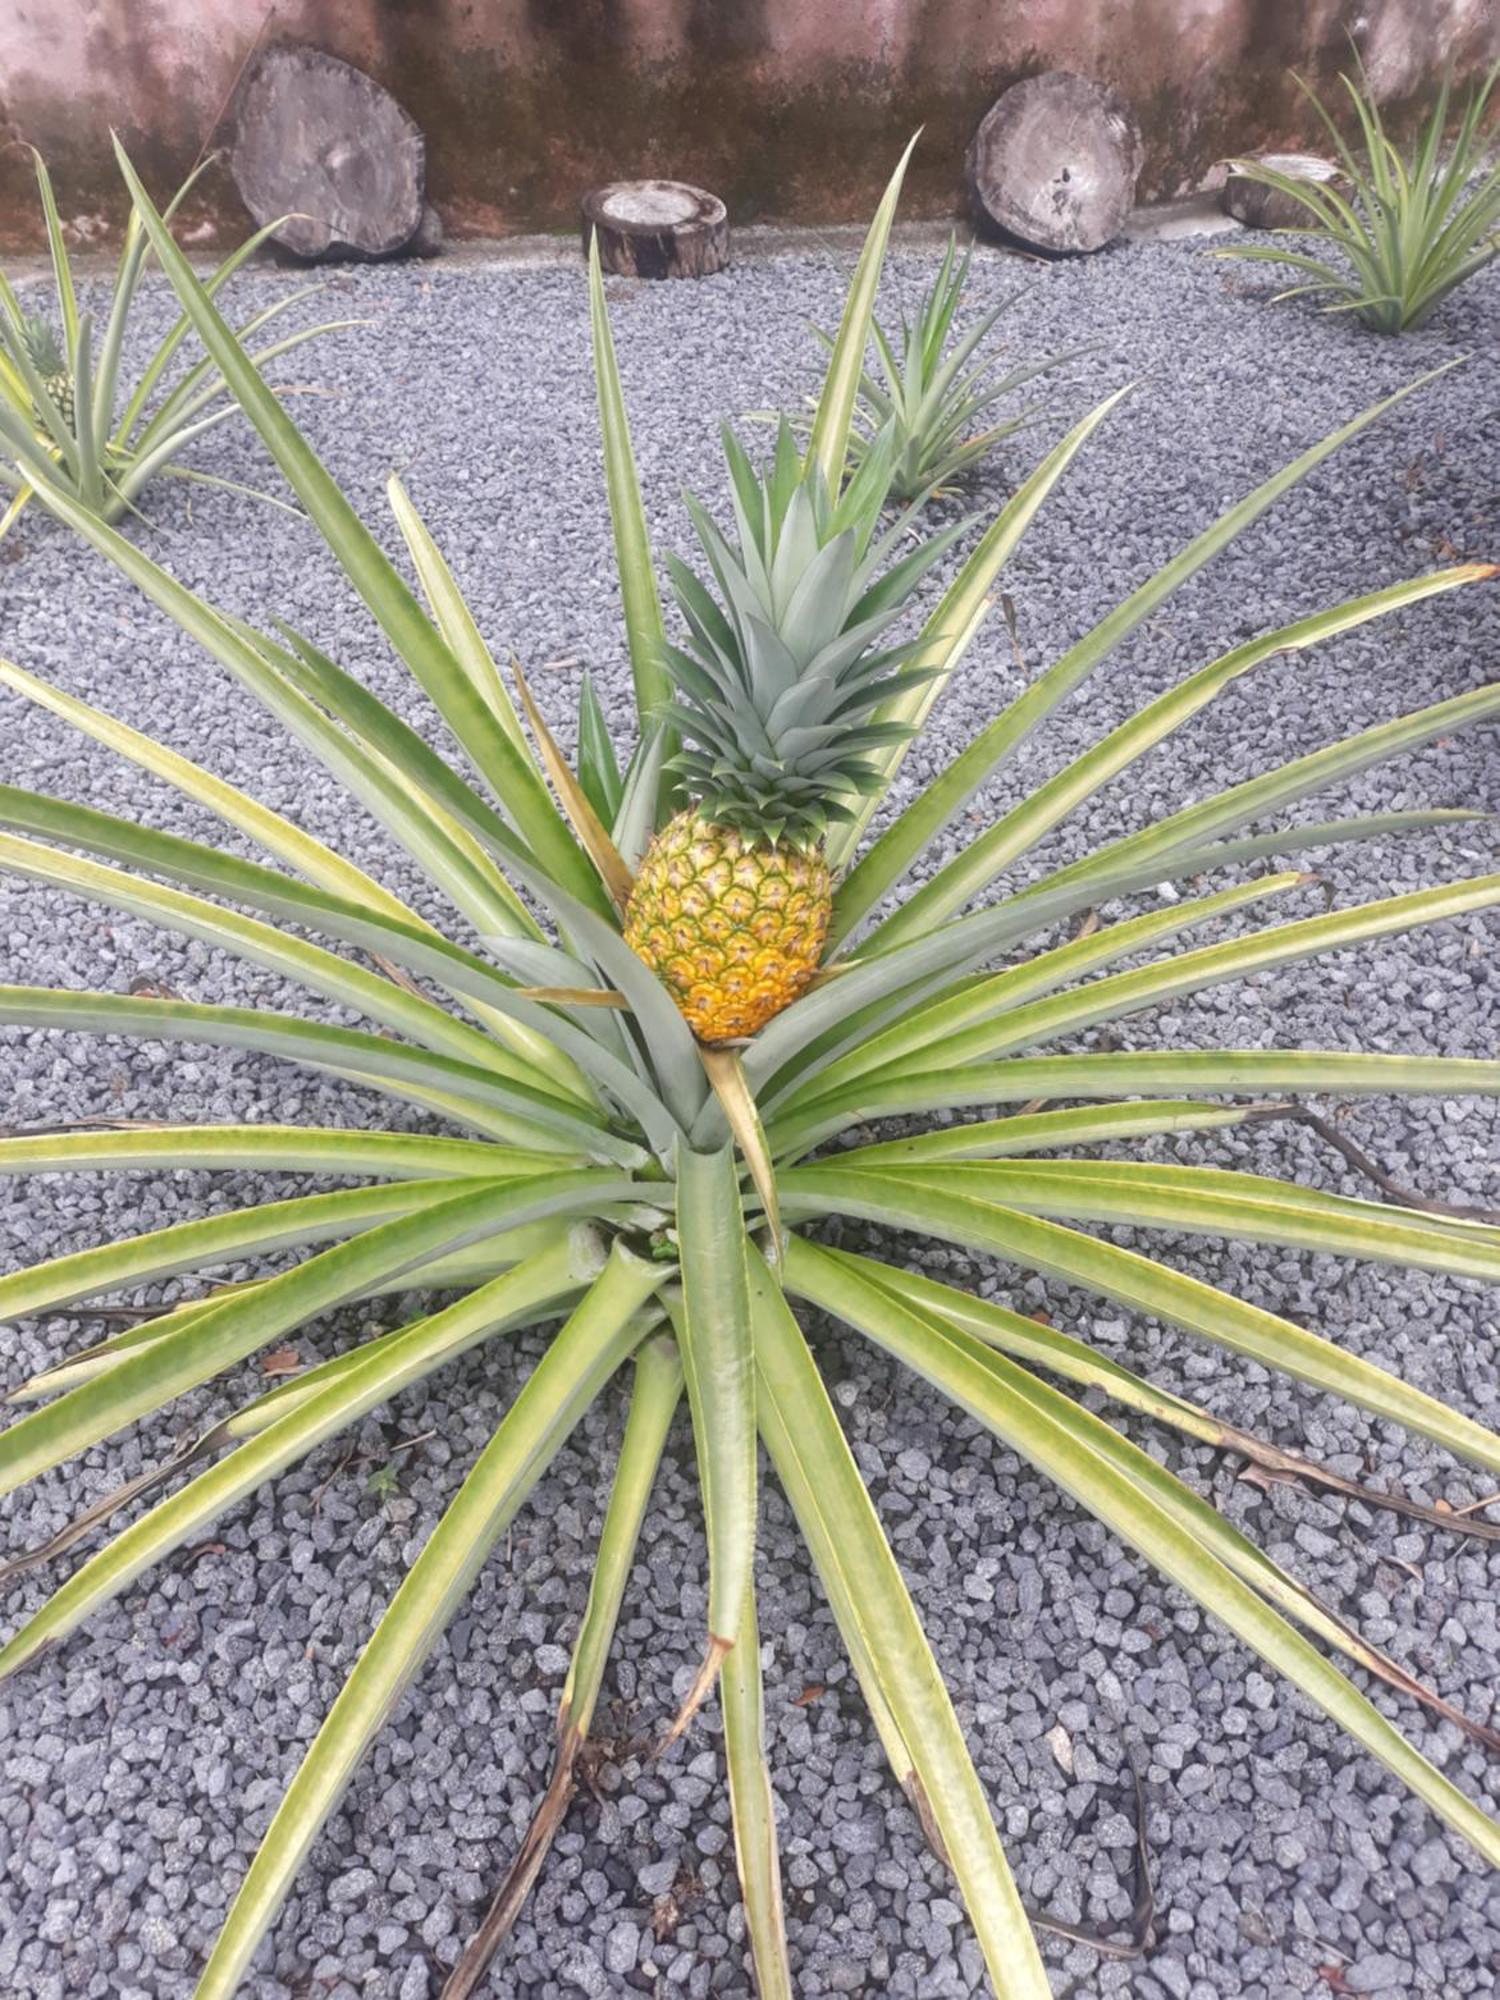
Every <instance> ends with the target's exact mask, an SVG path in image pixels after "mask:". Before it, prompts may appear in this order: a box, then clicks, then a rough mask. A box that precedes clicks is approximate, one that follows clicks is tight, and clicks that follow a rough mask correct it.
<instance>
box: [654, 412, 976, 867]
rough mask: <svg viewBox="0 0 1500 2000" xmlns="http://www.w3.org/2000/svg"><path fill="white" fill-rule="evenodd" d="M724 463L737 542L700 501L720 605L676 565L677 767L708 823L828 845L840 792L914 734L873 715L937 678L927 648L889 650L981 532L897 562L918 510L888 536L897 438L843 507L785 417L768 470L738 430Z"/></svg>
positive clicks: (939, 541)
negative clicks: (923, 595) (909, 614)
mask: <svg viewBox="0 0 1500 2000" xmlns="http://www.w3.org/2000/svg"><path fill="white" fill-rule="evenodd" d="M724 452H725V457H726V459H727V461H728V465H729V472H730V483H731V495H732V505H733V510H734V518H735V531H736V535H735V539H734V540H731V539H730V538H729V537H728V536H727V535H726V534H725V533H724V532H723V531H722V530H721V529H720V528H719V526H718V525H717V523H716V522H714V521H713V520H712V518H711V517H710V516H709V514H708V513H707V511H706V510H705V509H704V508H703V507H702V506H701V505H700V504H699V503H698V502H697V501H696V500H695V499H693V498H692V496H691V495H689V496H688V498H687V507H688V512H689V515H690V517H691V519H692V522H693V526H694V529H695V530H696V532H697V536H698V540H699V542H700V544H701V546H702V549H703V552H704V555H705V557H706V558H707V562H708V567H709V570H710V572H711V575H712V578H713V581H714V583H715V584H716V585H717V587H718V595H717V596H716V595H715V593H714V592H713V590H711V589H710V588H709V587H708V585H707V584H706V583H705V582H704V581H703V579H701V578H700V577H699V576H697V575H696V574H695V573H694V572H693V571H692V570H691V569H690V568H689V567H688V565H687V564H686V563H684V562H682V561H680V560H678V559H677V558H675V557H672V558H669V559H668V570H669V574H670V576H671V580H672V586H673V591H674V594H675V596H676V599H677V604H678V607H679V609H680V611H681V613H682V617H683V620H684V623H685V625H686V627H687V643H686V645H685V646H677V645H673V644H670V643H668V644H666V645H664V647H663V653H662V658H663V663H664V665H665V666H666V668H667V670H668V672H669V674H670V675H671V678H672V680H673V683H674V685H675V688H676V699H675V701H674V702H673V704H672V706H671V708H670V710H669V711H668V715H667V718H666V719H668V720H669V721H670V723H671V726H672V727H673V728H674V729H675V730H677V732H678V733H679V735H680V736H681V738H682V740H683V743H684V745H685V747H684V748H683V749H682V751H680V752H679V754H678V755H677V757H676V758H675V759H674V760H673V765H672V768H673V770H674V771H675V772H676V773H677V775H678V776H679V777H681V778H682V779H684V780H685V781H686V783H687V785H688V787H689V789H690V790H692V791H693V792H694V794H695V795H696V796H697V798H698V800H699V803H700V806H701V807H702V809H703V810H704V812H705V813H706V814H707V815H708V816H710V817H713V818H716V819H718V820H720V821H721V822H722V823H724V824H732V825H737V826H739V827H741V828H742V829H743V830H745V831H747V832H754V831H756V830H765V831H767V832H769V831H770V828H771V827H772V826H773V825H776V824H780V825H781V826H782V828H783V830H784V831H785V832H786V834H787V836H788V837H789V838H793V839H798V840H803V841H811V840H816V838H817V837H818V836H819V834H820V833H821V832H822V829H823V827H824V825H825V824H826V823H827V822H828V821H829V820H830V819H835V818H847V817H848V815H847V813H845V812H844V811H843V810H842V809H839V808H838V807H837V797H836V795H837V794H839V793H841V792H845V793H847V792H868V791H870V790H871V789H873V788H874V786H875V785H876V784H877V783H878V773H877V771H876V769H875V767H874V766H873V765H871V764H870V763H869V761H868V760H867V758H866V757H865V755H864V753H865V752H867V751H869V750H872V749H876V748H884V747H886V746H888V745H891V744H896V743H903V742H905V741H906V740H907V739H908V738H909V737H910V735H911V733H912V732H911V730H910V728H909V727H908V726H907V725H906V724H904V723H894V722H883V721H880V720H878V719H872V711H874V710H877V709H878V708H880V707H882V706H883V705H884V704H885V703H886V702H888V701H889V700H890V699H891V698H892V697H893V696H896V695H899V694H901V693H903V692H905V691H906V690H907V689H909V688H912V687H915V686H918V685H921V684H923V683H925V682H926V681H927V680H929V679H930V678H931V674H930V672H928V671H926V670H924V669H921V668H916V667H911V666H909V665H908V664H907V663H908V662H909V661H910V659H911V657H912V655H913V652H914V651H915V643H914V642H911V643H906V644H896V645H881V644H880V640H881V638H882V636H883V635H884V634H885V633H886V632H887V630H888V629H889V627H890V626H891V625H892V624H893V623H894V622H895V621H896V620H897V619H898V618H899V617H900V616H901V615H902V613H903V612H904V611H905V610H906V608H907V605H908V603H909V601H910V599H911V597H912V595H913V593H914V592H915V591H916V590H917V589H918V587H919V586H920V584H921V582H922V580H923V579H924V578H925V576H926V575H927V574H928V572H929V571H930V570H931V569H932V567H933V566H934V564H936V563H937V562H939V561H940V560H941V559H942V557H943V556H944V555H945V554H946V553H947V551H948V549H949V548H950V547H951V546H952V544H953V542H954V541H955V540H956V539H957V538H958V536H959V535H960V534H962V533H963V530H964V528H965V526H966V525H967V523H965V522H962V521H960V522H957V523H955V524H953V525H952V526H950V527H949V528H946V529H944V530H943V531H942V532H941V533H939V534H937V535H933V536H929V537H927V538H925V539H922V540H919V541H918V542H917V543H916V545H915V546H914V547H912V548H910V549H908V550H907V551H906V552H905V553H904V554H899V555H898V553H897V551H898V550H899V549H900V548H901V545H902V544H903V543H904V542H905V541H906V540H907V539H908V538H909V536H910V533H911V529H912V524H913V520H914V516H915V511H916V510H915V509H908V510H907V511H906V512H905V513H903V514H902V515H901V516H900V517H899V518H898V519H897V521H896V522H895V523H894V525H892V526H890V527H888V528H886V529H885V531H884V532H879V530H880V524H881V510H882V507H883V505H884V503H885V499H886V496H887V493H888V491H889V486H890V469H891V453H890V447H889V444H888V442H884V441H881V442H877V444H876V446H875V447H874V448H873V449H872V450H871V451H870V452H869V453H867V454H866V457H865V459H864V462H863V463H862V465H861V467H860V470H859V472H858V473H857V474H856V475H855V477H854V478H853V479H852V480H851V481H850V482H849V485H848V486H847V487H846V488H845V490H844V491H843V493H842V494H840V496H839V497H838V499H837V500H836V501H835V500H834V498H833V497H832V495H831V494H830V493H829V490H828V486H827V483H826V481H825V480H824V478H823V475H822V473H821V471H820V470H819V469H818V467H817V466H816V465H813V466H807V465H805V464H804V462H803V460H802V459H801V457H800V455H799V453H798V450H797V445H796V441H795V437H794V435H793V432H792V430H791V427H790V425H788V424H786V423H785V422H783V423H782V424H781V426H780V428H779V430H778V434H777V440H776V448H775V451H774V453H773V456H772V460H771V464H770V467H769V469H768V471H767V472H765V473H764V474H762V473H759V472H757V470H756V469H755V467H754V466H753V465H752V464H751V462H750V460H749V458H748V456H747V455H746V453H745V451H744V449H743V447H742V446H741V445H740V443H739V441H738V439H736V438H735V437H734V435H733V433H732V432H730V431H729V430H728V429H727V428H726V430H725V432H724Z"/></svg>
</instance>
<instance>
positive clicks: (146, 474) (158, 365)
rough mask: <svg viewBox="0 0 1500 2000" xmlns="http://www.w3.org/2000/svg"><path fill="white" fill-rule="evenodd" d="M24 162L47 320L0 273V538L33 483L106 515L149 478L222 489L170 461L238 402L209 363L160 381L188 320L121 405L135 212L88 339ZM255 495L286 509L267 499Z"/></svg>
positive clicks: (298, 338)
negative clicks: (51, 310)
mask: <svg viewBox="0 0 1500 2000" xmlns="http://www.w3.org/2000/svg"><path fill="white" fill-rule="evenodd" d="M33 158H34V160H35V164H36V178H37V187H38V190H39V192H40V195H41V203H42V214H43V218H44V220H45V222H46V227H47V242H48V247H49V249H50V251H51V259H52V278H53V287H54V291H55V294H56V298H55V310H56V315H57V317H56V319H50V318H48V317H47V315H46V314H44V313H38V312H30V311H28V310H27V309H26V304H25V302H24V300H23V297H22V294H21V293H20V292H19V291H18V290H17V289H16V287H15V286H14V285H12V284H11V283H10V281H9V280H8V279H7V278H6V277H5V276H4V275H3V274H0V499H3V498H4V496H5V494H6V493H8V494H9V501H8V503H7V504H6V505H5V506H4V508H3V509H0V535H4V534H5V533H7V532H8V531H9V529H10V528H11V527H13V526H14V524H15V522H16V521H17V520H19V518H20V516H21V514H22V513H23V511H24V510H25V508H26V506H27V504H28V502H29V501H30V500H31V498H32V495H33V492H34V490H35V487H36V484H37V481H38V480H39V479H40V480H44V481H45V482H46V483H47V484H48V485H50V486H54V487H60V488H62V489H63V490H64V491H65V492H68V493H70V494H71V495H72V496H73V498H74V499H75V500H76V501H77V502H78V503H79V505H80V506H83V507H87V508H88V509H89V511H90V512H91V513H94V514H97V515H98V516H99V518H100V519H101V520H103V521H111V522H113V521H119V520H122V519H123V518H124V517H125V516H126V515H127V514H139V512H140V506H139V502H140V498H141V495H142V494H143V492H144V491H145V489H146V487H147V486H148V485H149V484H150V482H151V481H152V480H153V479H155V478H156V477H157V476H158V475H159V474H160V475H165V476H169V477H174V478H179V479H193V480H196V481H198V482H200V483H201V484H204V485H209V486H215V485H217V486H228V485H230V484H232V482H230V481H228V480H223V479H219V478H216V477H215V476H214V475H213V474H212V473H206V472H199V471H195V470H192V469H190V468H189V467H187V466H184V465H180V464H178V462H177V461H178V460H179V459H180V458H181V457H182V455H183V453H184V452H185V451H187V449H188V448H189V446H191V445H192V444H193V443H194V442H196V440H197V439H198V438H200V437H202V436H203V435H204V434H205V433H206V432H208V431H211V430H213V429H214V428H215V427H216V426H217V425H219V424H221V423H224V422H225V421H226V420H227V419H229V418H230V417H233V416H236V415H238V408H237V406H236V405H235V404H234V403H233V402H231V401H229V400H227V396H226V391H225V386H224V379H223V377H222V376H221V375H220V374H219V372H218V370H217V369H216V368H215V367H214V365H213V364H212V362H210V361H208V360H199V361H196V362H193V363H190V364H189V365H188V366H187V367H185V368H184V369H183V370H182V371H181V373H180V374H179V375H178V377H177V379H176V380H175V381H174V382H173V383H172V384H171V386H170V387H164V384H165V382H166V378H167V374H168V370H169V369H170V367H171V365H172V363H173V361H174V359H175V358H176V357H177V355H178V353H179V350H180V349H181V347H182V345H183V342H184V341H185V340H186V338H187V336H188V333H189V321H188V319H187V317H186V315H184V316H182V317H181V318H179V319H178V321H177V323H176V324H175V326H173V328H172V329H171V331H170V332H169V333H168V334H167V335H166V337H165V338H164V339H163V340H162V341H161V343H160V344H159V345H158V347H157V348H156V351H155V352H154V354H153V355H152V356H151V358H150V361H149V362H148V363H147V365H146V367H145V369H144V370H143V372H142V373H141V375H140V377H139V379H138V381H137V382H136V384H135V386H134V388H133V389H131V390H130V393H129V394H128V395H125V396H124V403H123V408H122V407H121V397H122V391H123V390H125V389H126V388H127V387H128V386H129V385H127V384H122V382H121V379H120V369H121V366H122V363H123V359H124V348H125V340H126V335H127V332H128V330H129V325H130V318H131V314H132V311H133V309H134V306H135V301H136V297H137V294H138V291H139V288H140V282H141V279H142V277H143V275H144V273H145V270H146V266H147V259H148V252H149V245H148V241H147V237H146V232H145V231H144V229H143V228H142V227H141V223H140V218H139V216H137V215H136V214H135V213H134V212H133V211H132V214H131V219H130V222H129V224H128V226H127V228H126V232H125V243H124V247H123V249H122V250H121V253H120V263H119V268H118V270H117V271H116V274H115V281H114V288H113V292H112V294H111V297H110V302H109V311H108V314H107V315H106V318H105V323H104V331H103V335H102V338H100V340H99V341H98V344H97V346H96V344H95V337H94V324H93V321H92V319H91V318H90V316H89V314H88V313H86V312H84V311H82V310H80V306H79V300H78V287H77V284H76V282H75V279H74V274H73V267H72V261H71V259H70V258H69V255H68V246H67V241H66V238H65V236H64V234H63V226H62V218H61V216H60V215H59V213H58V207H57V199H56V196H55V194H54V193H53V188H52V179H51V176H50V175H49V173H48V172H47V165H46V162H45V161H44V160H43V158H42V156H41V154H40V153H34V154H33ZM210 164H211V162H210V161H205V162H204V163H203V166H202V167H199V168H198V169H197V170H196V171H195V172H194V173H193V174H191V175H190V176H189V178H188V179H187V180H186V181H185V182H184V183H183V185H182V187H181V188H179V189H178V191H177V194H176V196H175V197H174V199H173V200H172V201H171V203H170V204H169V205H168V207H167V209H166V214H167V216H168V217H169V218H170V217H171V216H172V214H173V213H174V212H175V211H176V209H177V208H178V206H179V205H180V203H181V202H182V201H183V200H184V199H185V197H186V196H187V195H188V193H189V192H190V191H191V189H192V187H193V185H194V183H195V182H196V181H197V179H198V177H199V175H200V174H202V173H203V172H205V171H206V170H207V167H208V166H209V165H210ZM276 227H277V225H276V224H275V223H272V224H271V225H270V227H269V228H266V229H261V230H257V232H256V233H255V235H253V236H252V237H251V238H250V239H249V241H248V242H246V243H242V244H241V245H240V247H239V248H238V249H237V250H235V251H234V252H233V253H232V254H231V255H230V256H229V257H227V258H226V259H225V260H224V262H223V263H222V264H221V265H220V266H219V268H218V270H217V271H216V272H215V273H214V275H213V277H212V278H211V279H210V280H209V284H208V289H209V291H210V292H216V291H218V289H219V287H220V286H221V285H223V284H224V283H225V281H226V280H227V279H228V278H230V277H231V276H232V275H233V274H234V272H235V271H237V270H238V269H239V268H240V266H241V265H242V264H243V263H244V262H245V260H246V258H247V257H249V256H250V255H251V254H252V253H253V252H254V251H255V250H256V249H258V248H259V246H260V245H261V244H262V243H264V242H265V241H266V239H267V238H268V237H269V236H270V234H271V231H272V230H273V229H275V228H276ZM307 295H308V293H307V291H306V290H302V291H298V292H294V293H291V294H289V295H288V296H287V297H286V298H284V299H279V300H277V301H276V303H275V304H273V305H271V306H269V307H267V308H266V309H265V310H264V311H262V312H259V313H257V314H256V315H255V316H254V318H253V319H251V320H248V321H247V322H246V323H245V324H244V325H243V326H242V327H241V328H240V335H241V337H242V338H243V337H246V336H248V335H250V334H252V333H255V332H258V331H259V330H260V329H261V328H262V327H264V326H266V325H268V324H269V323H270V322H271V321H272V320H274V319H277V318H278V317H279V316H280V315H281V314H282V313H283V312H285V311H286V310H287V309H288V308H289V307H291V306H294V305H296V304H297V303H298V302H299V300H301V299H303V298H305V297H307ZM349 324H352V322H349V321H329V322H327V323H325V324H324V325H321V326H308V327H302V328H299V329H298V331H297V332H295V333H292V334H288V335H285V336H283V337H282V338H280V339H278V340H275V341H272V342H270V343H268V344H267V345H266V346H264V347H262V348H260V349H259V350H258V352H257V357H256V358H257V360H259V361H260V362H262V363H264V362H267V361H271V360H274V359H276V358H277V357H278V356H280V355H283V354H288V353H290V352H291V351H292V350H293V349H294V348H297V347H300V346H302V345H303V343H304V342H306V341H309V340H315V339H317V338H318V337H319V336H320V335H321V334H325V333H331V332H333V331H335V330H336V328H337V327H340V326H344V325H349ZM59 328H60V330H59ZM158 392H160V393H158ZM153 398H155V400H154V401H153ZM257 497H258V498H260V499H264V500H267V501H269V502H270V503H271V504H272V505H275V506H281V505H283V504H284V503H283V502H282V501H279V500H274V499H272V496H271V495H269V494H260V495H258V496H257Z"/></svg>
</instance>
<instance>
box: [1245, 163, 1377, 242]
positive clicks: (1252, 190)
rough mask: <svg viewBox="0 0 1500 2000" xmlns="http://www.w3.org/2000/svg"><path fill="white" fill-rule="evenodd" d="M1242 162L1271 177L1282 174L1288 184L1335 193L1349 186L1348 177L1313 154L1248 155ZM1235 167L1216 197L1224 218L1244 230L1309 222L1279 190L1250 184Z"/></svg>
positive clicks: (1290, 225) (1276, 227) (1249, 180)
mask: <svg viewBox="0 0 1500 2000" xmlns="http://www.w3.org/2000/svg"><path fill="white" fill-rule="evenodd" d="M1244 158H1245V164H1246V165H1247V166H1253V167H1269V168H1270V169H1271V170H1272V172H1273V173H1278V174H1285V175H1286V177H1287V179H1288V180H1293V181H1308V182H1311V183H1312V184H1313V185H1315V186H1317V187H1329V188H1333V189H1335V190H1337V191H1339V192H1346V191H1347V189H1348V186H1349V182H1348V177H1347V176H1346V175H1345V174H1344V173H1343V172H1342V171H1341V170H1340V168H1339V167H1337V166H1336V165H1335V164H1334V162H1333V161H1332V160H1324V159H1320V158H1319V156H1318V155H1317V154H1316V153H1248V154H1246V155H1245V156H1244ZM1237 164H1238V162H1237V161H1231V163H1230V168H1229V178H1228V179H1227V180H1226V181H1225V183H1224V191H1223V193H1222V194H1221V195H1220V196H1219V206H1220V208H1222V209H1223V211H1224V213H1225V214H1226V215H1232V216H1233V217H1234V219H1235V221H1236V222H1243V223H1244V225H1245V227H1246V228H1247V229H1297V228H1305V227H1306V226H1307V224H1308V222H1309V221H1310V219H1311V218H1310V217H1309V215H1308V212H1307V210H1306V209H1305V208H1303V207H1301V206H1300V205H1299V204H1298V203H1297V202H1295V201H1293V199H1292V197H1291V196H1290V195H1289V194H1284V193H1283V192H1282V190H1281V189H1280V188H1273V187H1267V186H1266V185H1265V183H1264V182H1263V181H1253V180H1251V178H1250V177H1249V175H1248V174H1237V173H1236V172H1235V170H1234V169H1235V166H1236V165H1237Z"/></svg>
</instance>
